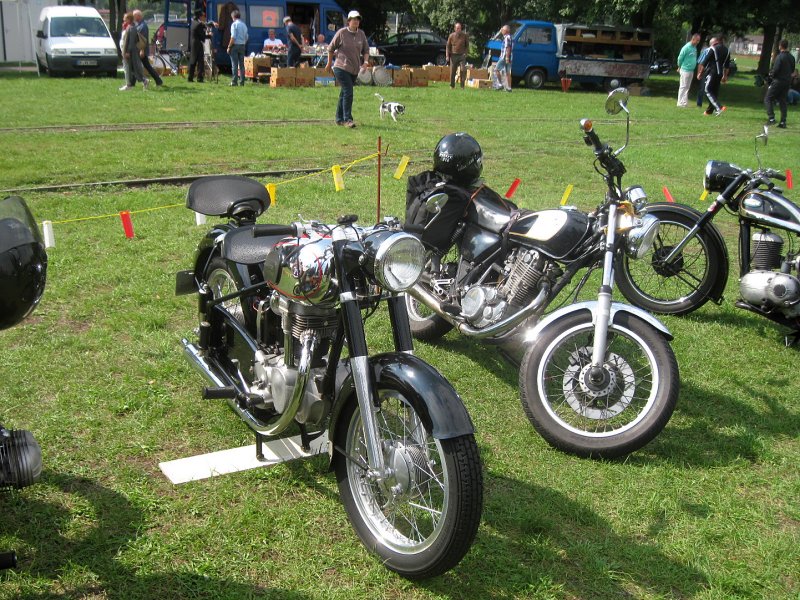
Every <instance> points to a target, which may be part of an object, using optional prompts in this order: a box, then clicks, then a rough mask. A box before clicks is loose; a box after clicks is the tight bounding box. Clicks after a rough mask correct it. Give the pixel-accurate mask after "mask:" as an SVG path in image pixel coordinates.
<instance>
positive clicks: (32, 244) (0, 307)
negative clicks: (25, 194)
mask: <svg viewBox="0 0 800 600" xmlns="http://www.w3.org/2000/svg"><path fill="white" fill-rule="evenodd" d="M46 275H47V253H46V252H45V249H44V243H43V242H42V238H41V235H40V233H39V228H38V227H37V226H36V221H35V220H34V218H33V215H32V214H31V212H30V210H28V206H27V205H26V204H25V201H24V200H23V199H22V198H20V197H18V196H10V197H8V198H6V199H5V200H3V201H2V202H0V329H7V328H9V327H12V326H14V325H16V324H17V323H19V322H20V321H22V320H23V319H24V318H25V317H27V316H28V315H29V314H30V313H31V311H33V309H34V308H35V307H36V305H37V304H38V303H39V300H40V299H41V297H42V294H43V293H44V284H45V279H46Z"/></svg>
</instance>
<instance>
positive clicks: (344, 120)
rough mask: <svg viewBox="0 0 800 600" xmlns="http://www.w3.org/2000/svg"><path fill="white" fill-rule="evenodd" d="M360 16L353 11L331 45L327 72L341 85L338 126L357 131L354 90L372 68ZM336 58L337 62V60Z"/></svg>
mask: <svg viewBox="0 0 800 600" xmlns="http://www.w3.org/2000/svg"><path fill="white" fill-rule="evenodd" d="M360 27H361V15H360V14H359V12H358V11H357V10H351V11H350V12H349V13H348V15H347V27H342V28H341V29H340V30H339V31H337V32H336V34H335V35H334V36H333V39H332V40H331V43H330V44H329V45H328V63H327V64H326V65H325V69H326V70H327V71H330V70H331V69H333V74H334V76H335V77H336V81H337V83H338V84H339V103H338V104H337V105H336V124H337V125H343V126H345V127H351V128H352V127H355V126H356V124H355V123H354V122H353V86H354V85H355V82H356V77H358V73H359V71H360V70H361V69H368V68H369V42H368V41H367V36H366V34H364V32H363V31H362V30H361V29H360ZM334 56H336V60H334Z"/></svg>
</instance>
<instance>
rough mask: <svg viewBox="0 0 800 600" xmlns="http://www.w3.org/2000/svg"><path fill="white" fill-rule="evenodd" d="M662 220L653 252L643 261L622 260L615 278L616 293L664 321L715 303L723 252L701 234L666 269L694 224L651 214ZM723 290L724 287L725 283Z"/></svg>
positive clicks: (680, 217) (674, 216) (655, 212)
mask: <svg viewBox="0 0 800 600" xmlns="http://www.w3.org/2000/svg"><path fill="white" fill-rule="evenodd" d="M648 214H653V215H655V216H656V217H658V219H659V221H660V222H661V223H660V227H659V233H658V236H657V238H656V241H655V243H654V244H653V248H652V249H651V250H650V251H649V252H648V253H647V255H645V256H644V257H643V258H641V259H638V260H636V259H632V258H630V257H628V256H627V255H624V256H621V257H620V259H618V264H617V267H616V269H615V272H614V280H615V282H616V284H617V289H618V290H619V291H620V292H621V293H622V295H623V296H625V298H627V299H628V301H629V302H630V303H631V304H634V305H636V306H638V307H640V308H643V309H645V310H647V311H649V312H653V313H657V314H662V315H685V314H688V313H690V312H692V311H695V310H697V309H698V308H700V307H701V306H703V305H704V304H705V303H706V302H708V301H709V299H710V298H711V295H712V294H711V292H712V290H714V288H715V286H716V283H717V279H718V278H719V277H720V266H721V265H722V263H723V262H724V261H726V260H727V259H726V256H725V252H724V250H722V249H720V248H719V246H718V244H717V242H716V240H714V239H713V238H712V237H711V236H710V235H709V234H708V233H707V232H705V231H702V230H701V231H698V232H697V234H696V235H695V237H694V238H692V239H691V240H690V241H689V243H688V244H687V245H686V246H685V247H684V248H683V250H681V252H680V254H679V255H678V256H677V257H676V258H675V259H674V260H673V261H672V262H671V264H670V265H665V264H664V262H663V259H664V258H665V257H666V256H667V255H668V254H669V253H670V252H671V251H672V249H673V248H674V247H675V246H676V245H677V244H678V243H679V242H680V241H681V240H683V238H684V237H686V234H687V233H689V231H690V230H691V229H692V227H694V225H695V220H694V219H693V218H692V217H690V216H688V215H684V214H681V213H677V212H674V211H671V210H669V209H666V210H659V209H654V210H652V211H648ZM723 285H724V282H723Z"/></svg>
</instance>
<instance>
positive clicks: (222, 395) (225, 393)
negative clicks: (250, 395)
mask: <svg viewBox="0 0 800 600" xmlns="http://www.w3.org/2000/svg"><path fill="white" fill-rule="evenodd" d="M238 394H239V392H238V391H236V388H235V387H233V386H226V387H214V388H203V400H233V399H235V398H236V397H237V396H238Z"/></svg>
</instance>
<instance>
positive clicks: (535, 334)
mask: <svg viewBox="0 0 800 600" xmlns="http://www.w3.org/2000/svg"><path fill="white" fill-rule="evenodd" d="M597 306H598V302H597V300H590V301H587V302H578V303H577V304H570V305H569V306H565V307H564V308H561V309H559V310H557V311H555V312H553V313H551V314H549V315H547V317H546V318H544V319H542V320H541V321H539V322H538V323H537V324H536V325H535V326H534V327H533V328H532V329H531V330H530V331H529V332H527V333H526V334H525V343H526V344H532V343H534V342H535V341H536V340H537V339H538V338H539V336H540V335H541V333H542V331H543V330H544V329H545V328H546V327H547V326H548V325H551V324H552V323H554V322H555V321H557V320H558V319H560V318H562V317H565V316H566V315H570V314H572V313H576V312H587V313H589V314H591V315H592V323H594V322H595V321H596V319H597ZM620 313H628V314H631V315H633V316H635V317H638V318H639V319H641V320H642V321H645V322H646V323H648V324H649V325H652V326H653V327H654V328H655V329H656V330H657V331H659V332H660V333H661V335H663V336H664V337H665V338H666V339H667V340H670V341H672V339H673V335H672V334H671V333H670V332H669V329H667V328H666V327H665V326H664V324H663V323H662V322H661V321H659V320H658V319H656V318H655V317H654V316H653V315H651V314H650V313H649V312H647V311H645V310H642V309H641V308H638V307H636V306H631V305H630V304H623V303H622V302H612V303H611V313H610V316H609V321H610V322H611V323H614V322H616V317H617V315H618V314H620Z"/></svg>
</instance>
